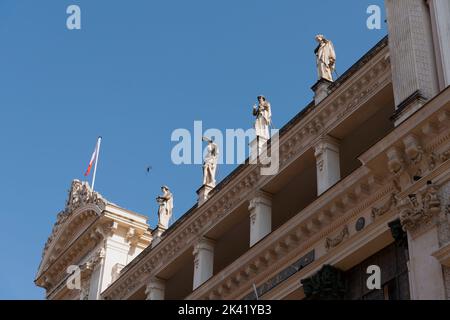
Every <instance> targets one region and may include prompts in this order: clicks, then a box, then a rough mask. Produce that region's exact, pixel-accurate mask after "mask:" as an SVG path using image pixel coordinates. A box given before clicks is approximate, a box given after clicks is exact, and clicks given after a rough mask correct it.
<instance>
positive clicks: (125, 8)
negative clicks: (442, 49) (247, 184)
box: [0, 0, 386, 299]
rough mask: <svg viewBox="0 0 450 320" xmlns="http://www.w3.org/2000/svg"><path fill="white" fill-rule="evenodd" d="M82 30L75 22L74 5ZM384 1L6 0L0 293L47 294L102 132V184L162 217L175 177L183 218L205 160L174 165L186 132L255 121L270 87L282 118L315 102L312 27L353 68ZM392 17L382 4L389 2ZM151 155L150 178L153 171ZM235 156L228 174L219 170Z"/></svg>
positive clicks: (1, 9)
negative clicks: (58, 241) (48, 267)
mask: <svg viewBox="0 0 450 320" xmlns="http://www.w3.org/2000/svg"><path fill="white" fill-rule="evenodd" d="M71 4H76V5H79V6H80V7H81V10H82V29H81V30H74V31H69V30H68V29H67V28H66V18H67V14H66V8H67V7H68V6H69V5H71ZM371 4H376V5H380V6H381V7H382V8H383V1H382V0H344V1H335V0H322V1H298V0H283V1H275V0H214V1H211V0H191V1H185V0H177V1H175V0H158V1H156V0H151V1H149V0H116V1H109V0H95V1H92V0H83V1H76V0H71V1H64V0H40V1H35V0H0V146H1V153H0V154H1V157H0V168H1V169H2V173H1V177H2V183H1V184H0V195H1V196H0V199H1V206H0V215H1V219H2V220H1V221H2V225H3V226H2V228H1V230H2V231H1V233H0V250H1V254H2V259H1V262H2V263H0V299H42V298H43V297H44V291H43V290H42V289H40V288H37V287H35V285H34V283H33V280H34V277H35V274H36V271H37V268H38V265H39V262H40V259H41V253H42V249H43V246H44V243H45V241H46V239H47V237H48V236H49V234H50V231H51V229H52V225H53V223H54V222H55V217H56V214H57V213H58V212H59V211H60V210H61V209H63V207H64V203H65V201H66V197H67V190H68V188H69V187H70V183H71V181H72V179H75V178H78V179H82V178H83V173H84V170H85V169H86V166H87V163H88V161H89V158H90V156H91V153H92V151H93V148H94V144H95V140H96V137H97V136H98V135H102V136H103V142H102V151H101V154H100V160H99V167H98V172H97V181H96V189H97V190H98V191H99V192H100V193H102V194H103V195H104V196H105V197H106V198H107V199H109V200H111V201H113V202H114V203H117V204H118V205H120V206H123V207H125V208H128V209H131V210H134V211H137V212H139V213H142V214H144V215H147V216H149V218H150V219H149V221H150V223H151V225H152V226H154V225H155V223H156V220H157V216H156V215H157V205H156V203H155V197H156V195H158V194H159V193H160V186H161V185H162V184H167V185H169V186H170V187H171V189H172V191H173V193H174V196H175V217H176V218H178V217H179V216H181V215H182V214H183V213H184V212H186V210H188V209H189V208H190V207H192V205H193V204H194V203H195V201H196V193H195V191H196V190H197V189H198V188H199V187H200V184H201V182H202V173H201V172H202V171H201V166H200V165H182V166H175V165H173V164H172V162H171V158H170V153H171V149H172V148H173V147H174V145H175V143H174V142H171V139H170V138H171V133H172V131H173V130H174V129H177V128H186V129H189V130H193V125H194V121H195V120H202V121H203V127H204V129H208V128H218V129H222V130H225V129H226V128H244V129H247V128H250V127H251V126H252V120H253V118H252V115H251V107H252V105H253V104H254V103H255V102H256V96H257V95H259V94H264V95H265V96H266V97H267V98H268V100H270V102H271V104H272V110H273V114H274V115H273V120H274V124H275V126H276V127H278V128H280V127H281V126H283V125H284V124H285V123H286V122H287V121H288V120H289V119H290V118H292V117H293V116H294V115H295V114H297V113H298V112H299V111H300V110H301V109H302V108H304V107H305V106H306V105H307V104H308V103H309V102H310V101H311V100H312V91H311V89H310V87H311V86H312V85H313V84H314V83H315V82H316V70H315V61H314V54H313V50H314V48H315V46H316V43H315V42H314V36H315V35H316V34H317V33H323V34H325V36H326V37H327V38H329V39H331V40H332V41H333V42H334V44H335V47H336V51H337V58H338V61H337V70H338V72H339V73H343V72H344V71H345V70H346V69H347V68H348V67H350V66H351V65H352V64H353V63H354V62H356V60H357V59H359V58H360V57H361V56H362V55H363V54H364V53H365V52H366V51H368V50H369V49H370V48H371V47H372V46H373V45H375V44H376V43H377V42H378V40H380V39H381V38H382V37H383V36H384V35H385V34H386V25H385V23H384V22H383V24H382V26H383V28H382V30H369V29H367V27H366V19H367V17H368V15H367V14H366V9H367V7H368V6H369V5H371ZM382 18H383V21H384V19H385V14H384V10H383V17H382ZM149 165H151V166H152V168H153V169H152V170H151V172H150V173H149V174H148V173H147V172H146V170H145V168H146V167H147V166H149ZM233 168H235V166H234V165H226V166H225V165H224V166H221V167H220V168H219V170H218V180H219V181H220V180H221V179H223V178H224V177H225V176H226V175H227V174H228V173H230V172H231V171H232V170H233Z"/></svg>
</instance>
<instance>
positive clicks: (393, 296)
mask: <svg viewBox="0 0 450 320" xmlns="http://www.w3.org/2000/svg"><path fill="white" fill-rule="evenodd" d="M406 263H407V251H406V248H405V247H404V246H399V245H398V244H397V243H394V244H392V245H389V246H387V247H386V248H384V249H383V250H381V251H379V252H378V253H376V254H375V255H373V256H371V257H370V258H368V259H367V260H365V261H363V262H362V263H360V264H358V265H357V266H355V267H353V268H352V269H350V270H348V271H346V272H345V273H344V278H345V280H346V287H347V288H346V294H345V299H346V300H409V299H410V293H409V280H408V267H407V264H406ZM370 265H377V266H379V267H380V269H381V289H380V290H369V289H368V288H367V285H366V282H367V279H368V278H369V276H370V275H369V274H367V273H366V271H367V267H368V266H370Z"/></svg>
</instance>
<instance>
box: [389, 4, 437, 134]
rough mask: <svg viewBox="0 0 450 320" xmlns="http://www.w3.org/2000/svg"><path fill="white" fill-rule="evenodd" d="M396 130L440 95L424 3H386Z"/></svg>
mask: <svg viewBox="0 0 450 320" xmlns="http://www.w3.org/2000/svg"><path fill="white" fill-rule="evenodd" d="M385 5H386V11H387V18H388V19H387V20H388V29H389V49H390V50H389V51H390V61H391V68H392V82H393V86H394V97H395V105H396V109H397V114H396V118H395V124H396V126H397V125H399V124H400V123H401V122H403V121H404V120H405V119H406V118H408V117H409V116H410V115H411V114H412V113H414V112H415V111H416V110H418V109H419V108H420V107H422V105H423V104H424V103H425V102H426V101H427V100H429V99H431V98H433V97H434V96H435V95H436V94H437V93H438V77H437V72H436V59H435V55H434V47H433V36H432V31H431V18H430V12H429V9H428V6H427V4H426V1H425V0H385Z"/></svg>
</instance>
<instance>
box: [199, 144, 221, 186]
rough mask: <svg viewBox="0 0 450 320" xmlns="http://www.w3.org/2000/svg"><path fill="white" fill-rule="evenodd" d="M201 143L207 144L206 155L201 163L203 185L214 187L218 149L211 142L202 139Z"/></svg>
mask: <svg viewBox="0 0 450 320" xmlns="http://www.w3.org/2000/svg"><path fill="white" fill-rule="evenodd" d="M202 139H203V141H206V142H208V147H207V149H206V151H207V153H206V155H205V159H204V161H203V185H206V186H210V187H213V188H214V187H215V186H216V171H217V160H218V159H219V148H218V147H217V144H215V143H214V141H213V140H211V139H209V138H207V137H203V138H202Z"/></svg>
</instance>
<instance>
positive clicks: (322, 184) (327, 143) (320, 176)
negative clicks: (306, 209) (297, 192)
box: [314, 136, 341, 195]
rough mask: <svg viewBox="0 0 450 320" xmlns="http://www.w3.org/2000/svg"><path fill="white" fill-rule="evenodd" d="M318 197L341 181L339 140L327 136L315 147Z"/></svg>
mask: <svg viewBox="0 0 450 320" xmlns="http://www.w3.org/2000/svg"><path fill="white" fill-rule="evenodd" d="M314 155H315V157H316V168H317V195H321V194H322V193H324V192H325V191H327V190H328V189H329V188H330V187H332V186H333V185H334V184H335V183H336V182H338V181H339V180H340V179H341V169H340V161H339V142H338V140H336V139H334V138H332V137H330V136H326V137H324V138H322V139H321V140H320V141H319V143H318V144H317V145H316V147H315V153H314Z"/></svg>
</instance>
